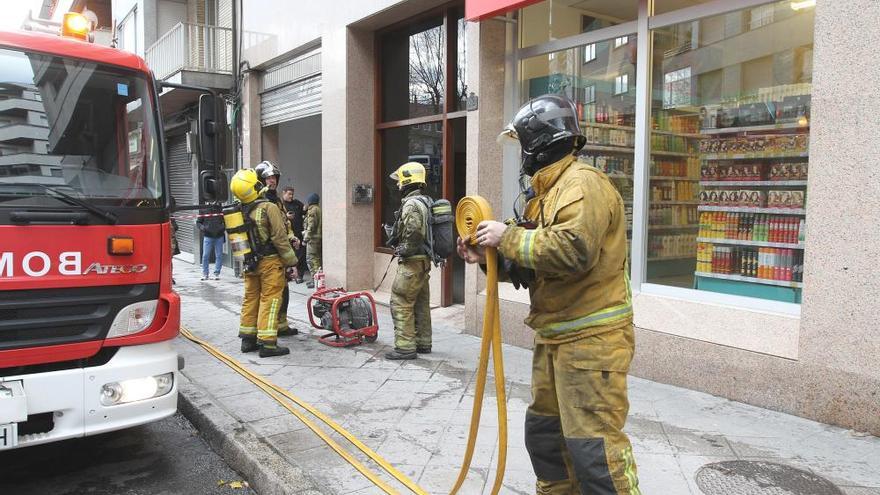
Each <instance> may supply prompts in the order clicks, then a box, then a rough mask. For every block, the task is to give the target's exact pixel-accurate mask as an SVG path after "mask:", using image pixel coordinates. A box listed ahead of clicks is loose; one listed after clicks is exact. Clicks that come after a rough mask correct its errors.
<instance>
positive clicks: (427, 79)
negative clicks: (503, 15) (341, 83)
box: [375, 7, 467, 251]
mask: <svg viewBox="0 0 880 495" xmlns="http://www.w3.org/2000/svg"><path fill="white" fill-rule="evenodd" d="M463 10H464V9H463V8H461V7H450V8H446V9H443V10H442V11H441V12H439V13H438V14H437V15H436V16H435V17H428V18H423V19H420V20H419V21H417V22H413V23H411V24H409V25H406V26H404V27H402V28H401V27H397V28H394V29H393V30H391V31H387V32H384V33H379V35H378V47H379V67H378V71H379V74H380V84H379V94H380V101H379V102H378V109H379V121H380V123H379V124H378V126H377V131H378V132H377V135H378V141H377V146H378V148H379V149H380V150H381V151H380V160H379V162H378V163H376V180H377V181H378V182H379V185H378V186H377V190H378V197H377V210H376V215H377V216H378V217H379V218H378V219H377V222H376V225H377V226H379V225H381V224H383V223H393V222H394V212H395V211H396V210H397V209H399V208H400V199H401V198H400V194H399V192H398V190H397V188H396V187H395V185H394V184H393V183H392V182H391V180H390V179H388V176H389V175H390V174H391V173H392V172H393V171H394V170H396V169H397V167H399V166H400V165H402V164H403V163H406V162H412V161H415V162H419V163H421V164H423V165H424V166H425V170H426V172H427V186H428V187H427V192H428V194H429V195H431V196H432V197H434V198H441V197H447V196H448V195H449V194H450V191H448V190H447V189H446V188H445V186H446V185H447V184H448V183H449V182H450V181H449V179H450V178H449V177H448V174H449V172H448V168H449V167H448V161H447V160H448V158H447V157H446V156H445V154H444V148H443V147H444V143H445V142H447V141H450V140H451V137H450V136H449V134H450V128H451V127H453V126H452V123H451V122H450V121H451V120H452V119H459V118H464V108H465V105H466V93H467V87H466V85H465V84H466V77H467V76H466V72H465V60H466V56H467V47H466V45H465V41H464V40H465V30H466V29H467V23H466V22H465V21H464V11H463ZM447 54H454V56H452V57H449V56H447ZM447 61H449V62H448V63H447ZM447 81H450V83H452V82H453V81H454V83H452V84H447ZM426 120H427V121H426ZM414 121H415V122H414ZM450 199H452V198H450ZM375 241H376V243H375V247H376V248H377V249H378V250H380V251H381V250H384V249H386V247H385V246H386V245H385V242H386V241H387V239H386V238H385V234H384V231H382V230H381V229H379V228H377V229H376V230H375Z"/></svg>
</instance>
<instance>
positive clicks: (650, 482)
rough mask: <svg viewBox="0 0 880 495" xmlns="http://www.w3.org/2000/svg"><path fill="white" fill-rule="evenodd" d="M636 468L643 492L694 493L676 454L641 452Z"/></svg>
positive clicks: (675, 494) (679, 494)
mask: <svg viewBox="0 0 880 495" xmlns="http://www.w3.org/2000/svg"><path fill="white" fill-rule="evenodd" d="M636 469H637V470H638V476H639V488H641V491H642V493H645V494H658V495H659V494H669V495H690V494H691V493H692V492H691V489H690V487H689V486H688V482H687V480H686V479H685V477H684V474H683V473H682V471H681V467H680V466H679V464H678V459H676V458H675V456H672V455H666V454H641V455H640V456H639V457H637V458H636ZM693 495H698V494H693ZM699 495H702V494H699Z"/></svg>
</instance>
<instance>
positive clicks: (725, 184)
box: [645, 1, 814, 303]
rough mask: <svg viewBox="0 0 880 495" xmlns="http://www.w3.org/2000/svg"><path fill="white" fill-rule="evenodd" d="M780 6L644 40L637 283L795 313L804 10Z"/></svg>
mask: <svg viewBox="0 0 880 495" xmlns="http://www.w3.org/2000/svg"><path fill="white" fill-rule="evenodd" d="M789 5H790V2H788V1H785V2H776V3H772V4H769V5H763V6H760V7H755V8H751V9H748V10H745V11H739V12H733V13H730V14H725V15H721V16H715V17H707V18H703V19H700V20H695V21H689V22H687V23H683V24H680V25H677V26H676V25H673V26H669V27H664V28H661V29H657V30H654V31H653V37H654V40H653V41H654V43H653V44H654V50H653V54H654V57H653V61H652V69H651V70H652V77H653V79H654V80H655V81H662V84H655V85H654V86H653V87H652V88H651V92H652V97H651V98H650V101H651V102H652V106H653V108H652V113H651V127H652V129H653V131H652V133H651V152H650V182H649V187H648V191H649V200H648V207H647V211H648V218H647V238H646V240H645V242H646V244H647V245H646V252H647V265H646V268H647V272H646V274H645V281H646V282H649V283H654V284H659V285H665V286H675V287H682V288H690V289H696V290H699V291H710V292H718V293H725V294H734V295H738V296H748V297H755V298H763V299H770V300H777V301H783V302H789V303H800V301H801V291H802V286H803V279H802V276H803V260H804V258H803V254H804V241H805V239H804V230H805V225H806V221H807V218H806V210H805V201H806V196H807V194H808V191H807V175H808V169H809V157H808V154H807V152H808V144H809V138H810V93H811V83H812V58H813V23H814V16H813V12H814V10H813V9H801V10H793V9H791V8H789ZM737 18H739V19H743V20H744V21H745V20H748V28H749V29H748V30H746V31H745V32H743V30H742V29H732V28H731V22H732V21H731V19H737ZM744 27H745V26H744ZM759 28H760V32H758V31H757V30H758V29H759ZM685 31H687V32H691V31H694V32H699V36H700V39H711V40H713V46H715V47H717V48H715V49H713V50H706V49H699V48H698V47H695V48H694V50H692V51H687V52H682V51H681V50H678V49H677V44H679V43H680V41H681V40H680V36H678V35H676V33H681V32H685ZM768 36H770V37H768ZM769 39H772V40H773V41H772V43H771V42H768V40H769ZM725 40H730V41H731V42H730V43H725ZM734 40H735V43H734ZM683 66H684V67H683ZM677 67H678V68H677ZM671 68H672V69H674V70H670V69H671Z"/></svg>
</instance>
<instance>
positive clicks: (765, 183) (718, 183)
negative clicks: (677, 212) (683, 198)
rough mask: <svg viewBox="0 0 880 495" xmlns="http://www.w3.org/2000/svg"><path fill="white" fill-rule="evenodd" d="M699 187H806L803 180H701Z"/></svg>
mask: <svg viewBox="0 0 880 495" xmlns="http://www.w3.org/2000/svg"><path fill="white" fill-rule="evenodd" d="M700 185H701V186H806V185H807V181H805V180H701V181H700Z"/></svg>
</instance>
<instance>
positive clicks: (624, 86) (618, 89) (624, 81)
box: [614, 74, 629, 95]
mask: <svg viewBox="0 0 880 495" xmlns="http://www.w3.org/2000/svg"><path fill="white" fill-rule="evenodd" d="M627 91H629V74H621V75H619V76H615V77H614V94H615V95H621V94H623V93H626V92H627Z"/></svg>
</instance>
